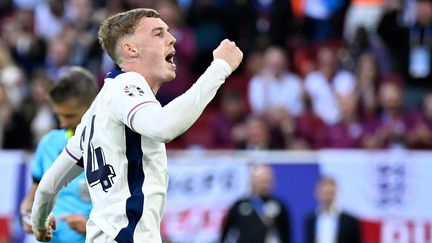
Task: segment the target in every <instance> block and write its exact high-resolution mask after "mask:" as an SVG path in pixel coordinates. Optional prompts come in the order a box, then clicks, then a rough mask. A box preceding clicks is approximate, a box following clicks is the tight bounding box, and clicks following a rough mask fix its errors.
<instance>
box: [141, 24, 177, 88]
mask: <svg viewBox="0 0 432 243" xmlns="http://www.w3.org/2000/svg"><path fill="white" fill-rule="evenodd" d="M133 38H134V44H135V46H136V47H137V50H138V58H139V59H140V61H141V63H142V64H143V67H142V68H143V70H144V77H145V78H146V79H147V80H151V81H153V82H158V83H163V82H167V81H170V80H172V79H174V78H175V76H176V74H175V70H176V65H175V64H174V54H175V49H174V44H175V42H176V39H175V38H174V36H173V35H172V34H171V33H170V32H169V28H168V25H167V24H166V23H165V22H163V21H162V20H161V19H160V18H143V19H141V20H140V22H139V23H138V24H137V26H136V29H135V35H134V37H133Z"/></svg>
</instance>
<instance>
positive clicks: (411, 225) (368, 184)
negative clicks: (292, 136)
mask: <svg viewBox="0 0 432 243" xmlns="http://www.w3.org/2000/svg"><path fill="white" fill-rule="evenodd" d="M319 163H320V167H319V168H320V171H321V173H322V174H324V175H329V176H332V177H334V178H335V179H336V181H337V183H338V187H339V191H338V197H337V202H338V205H339V206H340V207H341V208H343V209H345V210H346V211H348V212H350V213H352V214H353V215H354V216H357V217H358V218H359V219H360V220H361V221H362V222H363V226H364V227H363V228H364V231H365V234H366V236H367V235H368V232H369V233H371V234H370V235H371V236H372V235H374V234H372V232H375V233H376V232H378V234H375V236H374V237H379V239H374V238H369V239H368V238H367V237H366V238H367V239H368V241H365V242H374V243H377V242H394V243H397V242H406V243H409V242H413V243H423V242H432V230H431V227H432V169H431V168H432V167H431V166H432V157H431V154H430V153H427V152H418V151H417V152H413V151H405V150H389V151H383V152H368V151H340V150H339V151H333V150H329V151H322V153H320V156H319Z"/></svg>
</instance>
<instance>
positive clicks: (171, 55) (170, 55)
mask: <svg viewBox="0 0 432 243" xmlns="http://www.w3.org/2000/svg"><path fill="white" fill-rule="evenodd" d="M174 55H175V51H171V52H170V53H168V55H166V56H165V61H166V62H167V63H168V64H169V65H171V66H172V67H173V68H175V67H176V65H175V64H174Z"/></svg>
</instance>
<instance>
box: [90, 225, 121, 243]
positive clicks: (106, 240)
mask: <svg viewBox="0 0 432 243" xmlns="http://www.w3.org/2000/svg"><path fill="white" fill-rule="evenodd" d="M86 229H87V233H86V241H85V242H86V243H115V241H114V239H112V238H111V237H109V236H108V235H107V234H105V233H104V232H103V231H102V230H100V229H99V227H97V225H96V224H94V223H93V222H92V221H91V220H88V221H87V227H86Z"/></svg>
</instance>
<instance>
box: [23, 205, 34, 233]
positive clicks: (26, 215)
mask: <svg viewBox="0 0 432 243" xmlns="http://www.w3.org/2000/svg"><path fill="white" fill-rule="evenodd" d="M20 223H21V226H22V227H23V229H24V231H25V232H27V233H33V229H32V226H31V211H30V210H23V211H21V213H20Z"/></svg>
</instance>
